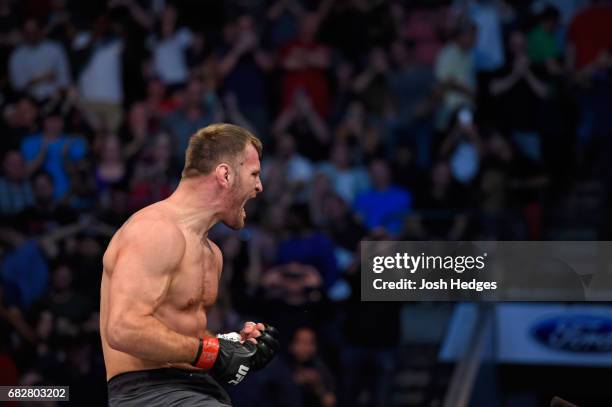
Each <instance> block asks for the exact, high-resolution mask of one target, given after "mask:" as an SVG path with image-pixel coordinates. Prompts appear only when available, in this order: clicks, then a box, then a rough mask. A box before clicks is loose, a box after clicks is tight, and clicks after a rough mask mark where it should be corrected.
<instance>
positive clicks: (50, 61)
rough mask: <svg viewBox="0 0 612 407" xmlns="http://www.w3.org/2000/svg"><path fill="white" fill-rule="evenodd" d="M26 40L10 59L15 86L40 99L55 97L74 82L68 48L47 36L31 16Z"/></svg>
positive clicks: (26, 30)
mask: <svg viewBox="0 0 612 407" xmlns="http://www.w3.org/2000/svg"><path fill="white" fill-rule="evenodd" d="M23 36H24V39H25V44H22V45H20V46H18V47H17V48H15V50H14V51H13V54H12V55H11V59H10V62H9V64H10V66H9V70H10V80H11V86H12V87H13V88H14V89H15V90H17V91H20V92H24V93H27V94H29V95H31V96H33V97H34V98H36V100H38V101H43V100H47V99H50V98H52V97H54V96H55V95H56V94H57V93H58V92H59V91H61V90H64V89H66V88H67V87H68V85H70V68H69V66H68V60H67V59H66V55H65V51H64V50H63V49H62V48H61V46H60V45H58V44H56V43H55V42H53V41H49V40H45V37H44V34H43V32H42V29H41V27H40V23H39V22H38V21H37V20H36V19H34V18H29V19H27V20H26V21H25V23H24V25H23Z"/></svg>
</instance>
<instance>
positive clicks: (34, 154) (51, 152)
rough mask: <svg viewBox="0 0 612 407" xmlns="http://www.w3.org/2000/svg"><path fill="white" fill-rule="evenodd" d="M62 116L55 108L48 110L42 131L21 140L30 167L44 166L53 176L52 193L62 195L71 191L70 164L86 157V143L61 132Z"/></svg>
mask: <svg viewBox="0 0 612 407" xmlns="http://www.w3.org/2000/svg"><path fill="white" fill-rule="evenodd" d="M63 130H64V118H63V117H62V115H61V114H60V112H58V111H52V112H50V113H49V114H48V115H47V117H46V118H45V120H44V125H43V131H42V133H41V134H34V135H31V136H28V137H26V138H25V139H24V140H23V142H22V143H21V153H22V154H23V156H24V158H25V159H26V161H27V162H28V166H29V167H31V171H38V170H39V169H43V170H44V171H46V172H48V173H49V174H50V175H51V177H53V184H54V190H53V197H54V198H55V199H61V198H63V197H65V196H66V195H67V194H68V192H69V191H70V174H69V172H68V170H69V167H70V165H71V164H73V163H76V162H78V161H79V160H81V159H83V158H84V157H85V153H86V152H87V144H86V142H85V140H83V139H81V138H78V137H68V135H66V134H65V133H64V132H63Z"/></svg>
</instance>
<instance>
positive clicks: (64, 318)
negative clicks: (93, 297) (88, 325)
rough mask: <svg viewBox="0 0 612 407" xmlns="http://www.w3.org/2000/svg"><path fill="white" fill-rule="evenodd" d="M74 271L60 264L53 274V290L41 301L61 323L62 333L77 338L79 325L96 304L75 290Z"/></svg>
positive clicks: (66, 265)
mask: <svg viewBox="0 0 612 407" xmlns="http://www.w3.org/2000/svg"><path fill="white" fill-rule="evenodd" d="M73 282H74V271H73V270H72V268H71V267H70V266H69V265H68V264H67V263H64V262H60V263H58V264H57V265H56V266H55V267H54V268H53V272H52V274H51V290H50V292H49V294H48V295H47V296H46V297H45V298H43V299H42V300H41V304H42V306H43V308H44V309H48V310H49V311H50V312H51V313H52V314H53V315H54V317H55V318H57V320H58V323H59V329H60V331H61V332H60V333H62V334H65V335H69V336H76V334H77V333H79V329H80V328H79V325H80V324H81V323H83V322H85V320H86V319H87V318H88V317H89V315H90V313H91V312H92V311H93V306H94V304H93V303H92V302H91V301H89V299H87V298H86V297H84V296H83V294H81V293H80V292H79V291H77V290H75V288H74V284H73Z"/></svg>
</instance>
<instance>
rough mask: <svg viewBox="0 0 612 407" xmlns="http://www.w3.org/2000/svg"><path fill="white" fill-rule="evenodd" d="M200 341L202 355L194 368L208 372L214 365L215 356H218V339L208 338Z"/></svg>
mask: <svg viewBox="0 0 612 407" xmlns="http://www.w3.org/2000/svg"><path fill="white" fill-rule="evenodd" d="M200 340H201V341H202V353H201V354H200V357H199V358H198V360H197V362H196V363H195V366H196V367H199V368H200V369H204V370H210V369H212V367H213V365H214V364H215V361H216V360H217V355H218V354H219V339H218V338H215V337H208V338H204V339H200Z"/></svg>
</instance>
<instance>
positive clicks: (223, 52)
mask: <svg viewBox="0 0 612 407" xmlns="http://www.w3.org/2000/svg"><path fill="white" fill-rule="evenodd" d="M223 34H224V37H225V38H224V39H225V44H224V45H223V46H222V47H221V49H220V50H219V57H220V60H219V71H220V75H221V77H222V78H223V88H224V90H225V92H229V93H231V94H233V95H234V96H235V97H236V101H237V104H238V108H239V109H240V111H241V112H242V113H243V114H244V116H245V117H246V119H247V120H248V121H249V122H251V123H253V125H254V126H255V128H256V129H257V132H256V133H257V134H258V135H261V136H262V137H263V138H264V140H265V134H266V130H267V127H268V120H269V118H268V116H269V112H268V108H267V105H268V93H267V87H268V86H267V82H266V81H267V74H268V73H269V72H270V71H271V70H272V68H273V67H274V61H273V59H272V57H271V55H270V53H269V52H268V51H267V50H265V49H264V48H263V44H261V39H260V36H259V34H258V33H257V32H256V31H255V26H254V21H253V17H251V16H249V15H242V16H239V17H238V18H237V19H236V20H235V21H233V22H230V23H228V24H227V25H226V27H225V28H224V31H223Z"/></svg>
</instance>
